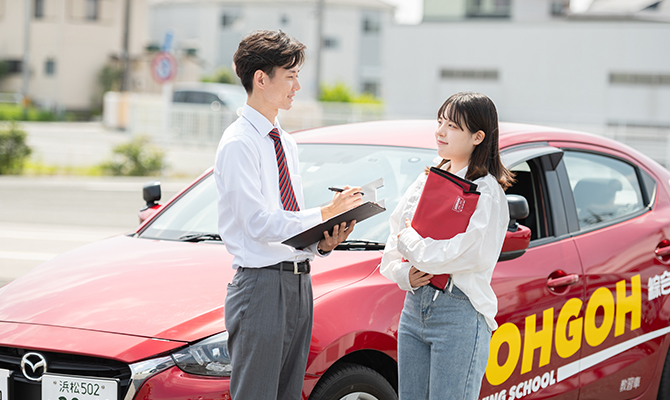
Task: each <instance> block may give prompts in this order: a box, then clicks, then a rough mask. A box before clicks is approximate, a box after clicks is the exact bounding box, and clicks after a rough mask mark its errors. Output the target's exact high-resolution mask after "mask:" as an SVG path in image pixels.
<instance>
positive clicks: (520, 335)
mask: <svg viewBox="0 0 670 400" xmlns="http://www.w3.org/2000/svg"><path fill="white" fill-rule="evenodd" d="M502 157H503V162H504V163H505V165H506V166H507V167H508V168H510V169H511V170H512V171H513V172H515V174H516V180H517V181H516V183H515V184H514V185H513V186H512V187H511V188H509V189H508V190H507V194H518V195H521V196H523V197H525V198H526V200H527V201H528V205H529V211H530V213H529V215H528V217H527V218H525V219H523V220H519V221H518V222H519V223H520V224H522V225H525V226H527V227H529V228H530V230H531V242H530V246H529V248H528V250H527V251H526V252H525V253H524V254H523V255H521V256H519V257H517V258H515V259H512V260H508V261H501V262H499V263H498V265H497V266H496V269H495V271H494V274H493V281H492V286H493V290H494V291H495V292H496V295H497V296H498V310H499V311H498V315H497V317H496V320H497V321H498V324H499V328H498V329H497V330H496V331H494V332H493V335H492V338H491V345H490V351H489V362H488V366H487V369H486V374H485V377H484V380H483V385H482V390H481V394H480V399H486V400H498V399H505V400H513V399H518V398H524V399H545V398H557V399H577V396H578V393H579V375H578V374H577V375H573V376H570V377H567V378H564V379H561V378H562V377H561V376H560V374H559V373H558V370H559V369H560V367H562V366H563V365H565V364H569V363H572V362H576V361H578V360H579V357H580V347H581V342H580V341H579V339H578V336H579V334H580V332H581V325H580V324H581V319H582V317H583V285H582V283H583V281H582V279H581V276H582V269H581V264H580V261H579V256H578V253H577V249H576V246H575V243H574V241H573V239H572V238H571V237H570V235H569V232H570V227H569V226H568V219H567V217H566V215H565V209H564V199H563V198H562V190H561V187H560V182H559V179H558V176H557V173H556V169H557V167H559V166H561V165H562V151H561V150H560V149H557V148H555V147H552V146H549V145H547V144H546V143H538V144H531V145H525V146H520V147H518V148H512V149H505V150H504V151H503V152H502Z"/></svg>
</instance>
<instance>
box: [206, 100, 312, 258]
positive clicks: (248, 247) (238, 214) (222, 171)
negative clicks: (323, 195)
mask: <svg viewBox="0 0 670 400" xmlns="http://www.w3.org/2000/svg"><path fill="white" fill-rule="evenodd" d="M273 128H277V129H278V130H279V132H280V134H281V142H282V146H283V147H284V153H285V154H286V162H287V164H288V169H289V172H290V175H291V183H292V184H293V190H294V191H295V197H296V200H297V201H298V205H299V206H300V211H298V212H292V211H285V210H284V208H283V206H282V203H281V198H280V193H279V183H278V174H279V172H278V169H277V158H276V154H275V148H274V142H273V140H272V138H271V137H270V136H269V133H270V131H271V130H272V129H273ZM214 179H215V180H216V187H217V192H218V198H217V201H218V212H219V234H220V235H221V239H222V240H223V242H224V244H225V245H226V247H227V249H228V252H230V253H231V254H232V255H233V256H234V257H235V258H234V260H233V268H234V269H237V268H238V267H245V268H259V267H266V266H268V265H273V264H276V263H278V262H281V261H303V260H306V259H310V260H312V259H314V254H317V243H314V244H313V245H312V246H310V247H309V248H306V249H304V250H296V249H294V248H293V247H291V246H287V245H284V244H281V242H282V241H283V240H285V239H288V238H290V237H292V236H294V235H296V234H298V233H300V232H302V231H304V230H306V229H309V228H311V227H313V226H316V225H318V224H319V223H321V209H320V208H311V209H308V210H305V209H304V208H305V201H304V197H303V194H302V181H301V179H300V175H299V165H298V146H297V145H296V142H295V140H294V139H293V138H292V137H291V136H290V135H289V134H287V133H286V132H284V131H283V130H282V129H281V127H280V126H279V122H278V121H277V120H276V119H275V123H274V125H273V124H272V123H270V121H268V119H267V118H265V117H264V116H263V115H262V114H261V113H259V112H258V111H256V110H255V109H253V108H252V107H250V106H249V105H248V104H245V105H244V108H243V109H242V116H241V117H240V118H238V119H237V120H236V121H235V122H233V123H232V124H231V125H230V126H229V127H228V128H227V129H226V131H225V132H224V133H223V136H222V137H221V141H220V142H219V146H218V149H217V152H216V161H215V163H214Z"/></svg>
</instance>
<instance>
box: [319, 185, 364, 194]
mask: <svg viewBox="0 0 670 400" xmlns="http://www.w3.org/2000/svg"><path fill="white" fill-rule="evenodd" d="M328 190H330V191H332V192H338V193H342V192H344V189H342V188H338V187H329V188H328ZM354 194H361V195H365V193H363V192H356V193H354Z"/></svg>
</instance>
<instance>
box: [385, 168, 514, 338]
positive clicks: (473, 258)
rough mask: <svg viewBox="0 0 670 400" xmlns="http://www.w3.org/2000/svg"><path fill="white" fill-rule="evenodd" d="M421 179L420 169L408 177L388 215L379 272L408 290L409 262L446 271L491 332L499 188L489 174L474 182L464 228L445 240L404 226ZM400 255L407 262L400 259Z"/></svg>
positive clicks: (501, 223) (504, 214)
mask: <svg viewBox="0 0 670 400" xmlns="http://www.w3.org/2000/svg"><path fill="white" fill-rule="evenodd" d="M466 172H467V167H466V168H464V169H462V170H461V171H459V172H458V173H456V175H457V176H459V177H461V178H464V177H465V175H466ZM426 178H427V176H426V174H425V173H422V174H421V175H420V176H419V177H418V178H417V179H416V181H414V183H413V184H412V185H411V186H410V187H409V188H408V189H407V191H406V192H405V194H404V196H403V197H402V199H401V200H400V203H398V206H397V207H396V209H395V210H394V211H393V214H391V219H390V230H391V233H390V235H389V237H388V240H387V241H386V247H385V249H384V255H383V257H382V262H381V273H382V275H384V276H385V277H387V278H388V279H390V280H392V281H394V282H396V283H397V284H398V286H399V287H400V288H401V289H403V290H407V291H411V290H412V287H411V286H410V283H409V270H410V267H411V266H412V265H413V266H415V267H416V268H417V269H418V270H420V271H422V272H426V273H429V274H451V276H452V282H453V284H454V285H456V286H457V287H458V288H459V289H460V290H461V291H463V293H465V294H466V295H467V296H468V298H469V299H470V302H471V303H472V305H473V306H474V308H475V309H476V310H477V311H478V312H480V313H481V314H482V315H483V316H484V317H485V318H486V322H487V324H488V325H489V327H490V328H491V330H492V331H493V330H495V329H497V327H498V324H497V323H496V321H495V316H496V313H497V312H498V300H497V298H496V295H495V293H494V292H493V289H492V288H491V277H492V275H493V268H494V267H495V266H496V263H497V261H498V256H499V255H500V250H501V249H502V245H503V241H504V239H505V232H506V231H507V226H508V224H509V210H508V207H507V199H506V198H505V192H504V191H503V190H502V188H501V187H500V185H499V184H498V182H497V180H496V179H495V177H493V176H492V175H490V174H489V175H486V176H484V177H482V178H479V179H477V180H475V181H474V183H476V184H477V190H478V191H479V192H480V193H481V195H480V196H479V200H478V202H477V207H476V209H475V212H474V213H473V214H472V216H471V217H470V223H469V224H468V227H467V229H466V231H465V232H463V233H459V234H458V235H456V236H454V237H453V238H451V239H448V240H434V239H431V238H422V237H421V236H420V235H419V234H418V233H417V232H416V231H415V230H414V229H413V228H411V227H410V228H406V227H405V219H406V218H408V219H409V220H410V221H411V220H412V217H413V216H414V211H415V210H416V206H417V203H418V202H419V198H420V197H421V193H422V191H423V187H424V185H425V183H426ZM398 234H400V235H398ZM403 258H404V259H406V260H408V262H403V261H402V259H403Z"/></svg>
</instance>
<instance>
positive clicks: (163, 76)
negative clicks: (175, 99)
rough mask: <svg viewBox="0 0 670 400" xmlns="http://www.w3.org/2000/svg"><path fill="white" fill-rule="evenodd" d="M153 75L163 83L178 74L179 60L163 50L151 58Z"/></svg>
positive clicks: (157, 80)
mask: <svg viewBox="0 0 670 400" xmlns="http://www.w3.org/2000/svg"><path fill="white" fill-rule="evenodd" d="M151 75H152V76H153V77H154V80H155V81H156V82H158V83H160V84H161V85H162V84H164V83H166V82H169V81H171V80H173V79H174V78H175V76H177V60H176V59H175V58H174V56H173V55H172V54H170V53H168V52H165V51H161V52H159V53H157V54H156V55H155V56H154V58H153V60H151Z"/></svg>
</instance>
